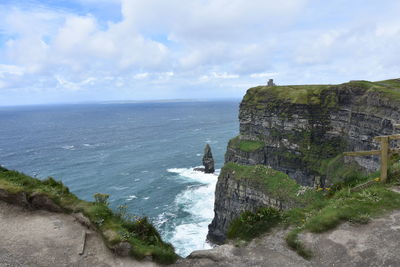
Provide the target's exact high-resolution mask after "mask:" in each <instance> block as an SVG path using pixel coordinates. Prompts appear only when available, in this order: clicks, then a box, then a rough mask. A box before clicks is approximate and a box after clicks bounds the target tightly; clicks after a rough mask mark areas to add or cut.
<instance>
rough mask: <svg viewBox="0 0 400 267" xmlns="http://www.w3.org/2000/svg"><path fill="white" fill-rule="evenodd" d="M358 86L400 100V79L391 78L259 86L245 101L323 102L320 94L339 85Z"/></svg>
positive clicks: (255, 102)
mask: <svg viewBox="0 0 400 267" xmlns="http://www.w3.org/2000/svg"><path fill="white" fill-rule="evenodd" d="M347 85H349V86H351V85H353V86H358V87H362V88H364V89H365V90H366V91H370V92H380V93H382V94H383V95H385V96H388V97H390V98H391V99H395V100H400V80H399V79H391V80H384V81H378V82H369V81H352V82H348V83H344V84H341V85H286V86H271V87H269V86H257V87H254V88H250V89H249V90H248V91H247V93H246V95H245V97H244V99H243V100H244V102H246V103H251V104H256V105H257V104H258V103H266V102H268V101H270V100H271V99H281V100H285V102H289V103H292V104H321V103H320V98H319V96H320V94H321V93H322V92H323V91H325V90H327V89H330V88H334V87H338V86H347Z"/></svg>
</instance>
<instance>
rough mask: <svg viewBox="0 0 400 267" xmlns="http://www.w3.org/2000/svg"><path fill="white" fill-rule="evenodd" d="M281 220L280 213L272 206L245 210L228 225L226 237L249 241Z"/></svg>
mask: <svg viewBox="0 0 400 267" xmlns="http://www.w3.org/2000/svg"><path fill="white" fill-rule="evenodd" d="M281 220H282V217H281V213H280V212H279V211H278V210H277V209H274V208H270V207H263V208H259V209H258V210H257V211H256V212H254V213H253V212H250V211H245V212H243V213H242V214H241V215H240V216H239V217H238V218H236V219H234V220H233V221H232V222H231V224H230V225H229V229H228V232H227V237H228V238H229V239H240V240H245V241H250V240H251V239H253V238H255V237H257V236H259V235H260V234H262V233H266V232H268V231H269V230H270V229H272V227H274V226H276V225H277V224H278V223H280V222H281Z"/></svg>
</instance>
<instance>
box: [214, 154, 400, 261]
mask: <svg viewBox="0 0 400 267" xmlns="http://www.w3.org/2000/svg"><path fill="white" fill-rule="evenodd" d="M398 160H399V158H398V157H397V158H395V162H397V163H395V164H393V165H392V167H391V169H390V178H391V181H392V184H381V183H376V184H375V185H373V186H371V187H370V188H367V189H364V190H362V191H360V192H350V188H351V187H353V186H355V185H358V184H361V183H363V182H365V181H366V180H370V179H373V177H376V174H371V175H369V176H365V175H363V174H361V173H359V174H358V175H355V176H351V177H352V178H351V177H350V176H349V177H348V179H347V180H346V181H344V182H341V183H340V184H337V185H335V187H334V188H327V189H322V188H321V189H319V190H313V189H309V190H307V191H306V192H305V193H303V194H297V193H298V192H299V190H301V189H302V188H301V187H300V186H299V185H298V184H296V183H295V182H294V181H293V180H292V179H290V178H289V177H287V175H285V174H283V173H280V172H278V171H274V170H272V169H269V168H267V167H265V166H241V165H237V164H234V163H228V164H226V165H225V167H224V168H223V170H222V172H224V171H229V172H231V173H233V174H234V176H235V178H236V179H251V180H254V181H256V182H258V183H260V184H263V185H264V190H265V191H266V193H267V194H275V197H276V196H277V195H276V194H278V196H279V194H281V193H283V191H282V190H283V189H282V188H284V194H286V195H284V196H283V197H285V198H286V199H288V198H289V199H296V200H297V201H298V203H301V204H302V205H301V206H302V207H298V208H293V209H290V210H287V211H283V212H281V213H279V214H278V213H277V212H278V211H273V210H271V208H261V209H259V210H258V211H257V212H255V213H250V212H244V213H243V214H242V215H241V216H239V217H238V218H236V219H235V220H234V221H232V223H231V225H230V227H229V229H228V238H231V239H240V240H250V239H252V238H254V237H256V236H259V235H260V234H262V233H265V232H267V231H268V230H270V229H271V228H272V227H274V226H276V225H278V224H280V225H286V226H289V227H291V228H292V230H291V231H290V232H289V234H288V236H287V237H286V241H287V244H288V245H289V246H290V247H291V248H293V249H294V250H296V251H297V252H298V253H299V254H300V255H302V256H303V257H305V258H308V257H310V256H311V255H312V252H310V251H307V250H306V249H305V248H304V246H303V245H302V244H301V243H300V241H299V239H298V235H299V233H301V232H302V231H310V232H313V233H320V232H324V231H327V230H330V229H333V228H335V227H336V226H337V225H339V224H340V223H342V222H346V221H349V222H353V223H367V222H368V221H369V219H370V218H371V217H374V216H379V215H381V214H384V213H385V212H388V211H391V210H394V209H399V208H400V194H398V193H395V192H393V191H391V190H390V189H389V187H390V186H392V185H393V183H398V181H399V180H400V162H399V161H398ZM349 168H351V166H349ZM288 179H289V180H288Z"/></svg>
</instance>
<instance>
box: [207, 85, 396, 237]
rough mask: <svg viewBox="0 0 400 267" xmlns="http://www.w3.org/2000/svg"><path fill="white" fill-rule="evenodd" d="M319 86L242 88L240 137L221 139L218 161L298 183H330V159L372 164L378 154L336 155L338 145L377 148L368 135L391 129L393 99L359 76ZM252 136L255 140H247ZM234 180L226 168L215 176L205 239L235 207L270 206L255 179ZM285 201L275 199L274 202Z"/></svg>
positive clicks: (218, 231)
mask: <svg viewBox="0 0 400 267" xmlns="http://www.w3.org/2000/svg"><path fill="white" fill-rule="evenodd" d="M290 89H291V88H289V87H288V90H290ZM309 89H310V88H306V89H303V88H299V89H298V90H309ZM320 89H321V88H317V89H316V90H314V89H311V90H309V91H308V92H307V93H304V94H302V92H301V91H296V92H294V91H291V92H288V93H286V92H284V91H281V92H278V93H276V90H285V87H270V86H267V87H264V88H263V87H259V88H253V89H249V90H248V91H247V94H246V96H245V97H244V98H243V101H242V102H241V105H240V112H239V121H240V135H239V136H238V137H237V139H236V140H235V142H232V140H231V141H230V142H229V145H228V148H227V152H226V154H225V162H226V163H227V162H234V163H237V164H241V165H258V164H261V165H267V166H270V167H272V168H273V169H275V170H278V171H281V172H283V173H286V174H287V175H289V176H290V177H291V178H293V179H295V180H296V181H297V182H298V183H299V184H301V185H305V186H328V185H330V184H332V183H334V182H335V181H334V180H333V179H334V178H332V177H331V176H330V173H331V171H330V170H329V169H327V167H323V164H324V161H325V163H326V162H327V161H330V160H333V159H335V158H338V157H339V159H340V161H338V162H339V164H345V163H347V164H350V163H351V164H354V166H355V168H357V169H358V170H364V171H375V170H377V168H378V166H379V158H378V157H357V158H347V157H345V158H343V157H341V156H340V155H342V152H344V151H359V150H372V149H378V148H379V144H378V143H376V142H374V141H373V138H374V137H375V136H378V135H388V134H393V133H395V127H394V125H395V124H398V123H399V122H400V101H399V100H398V99H396V98H391V97H390V96H388V95H385V94H384V93H383V92H382V91H377V90H373V89H371V87H366V86H364V83H363V82H361V83H347V84H342V85H337V86H326V87H323V89H321V90H320ZM292 90H293V89H292ZM289 93H292V95H289ZM242 141H244V142H243V143H241V142H242ZM246 142H247V143H246ZM251 142H253V143H251ZM260 142H261V144H262V145H261V146H259V145H256V146H252V144H259V143H260ZM240 144H241V145H240ZM340 157H341V158H340ZM324 168H325V169H324ZM332 172H334V170H333V171H332ZM234 178H235V177H234V173H232V174H230V175H228V176H227V175H226V174H223V173H221V175H220V176H219V178H218V182H217V186H216V192H215V206H214V212H215V216H214V219H213V221H212V223H211V224H210V225H209V234H208V238H209V239H210V240H212V241H213V242H217V243H220V242H222V241H223V240H224V239H225V234H226V231H227V229H228V226H229V224H230V222H231V221H232V220H233V219H234V218H235V217H237V216H238V215H239V214H240V213H241V212H242V211H244V210H250V211H255V210H256V209H257V208H258V207H259V206H262V205H267V206H271V207H277V204H275V203H274V201H269V199H270V197H269V196H268V195H267V194H266V193H265V192H263V191H260V190H259V188H258V187H257V186H256V185H251V184H246V182H245V181H243V180H242V181H238V180H236V179H234ZM266 200H268V201H266ZM290 205H291V204H287V203H280V204H278V208H285V206H290Z"/></svg>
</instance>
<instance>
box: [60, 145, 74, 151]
mask: <svg viewBox="0 0 400 267" xmlns="http://www.w3.org/2000/svg"><path fill="white" fill-rule="evenodd" d="M61 148H63V149H67V150H74V149H75V146H62V147H61Z"/></svg>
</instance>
